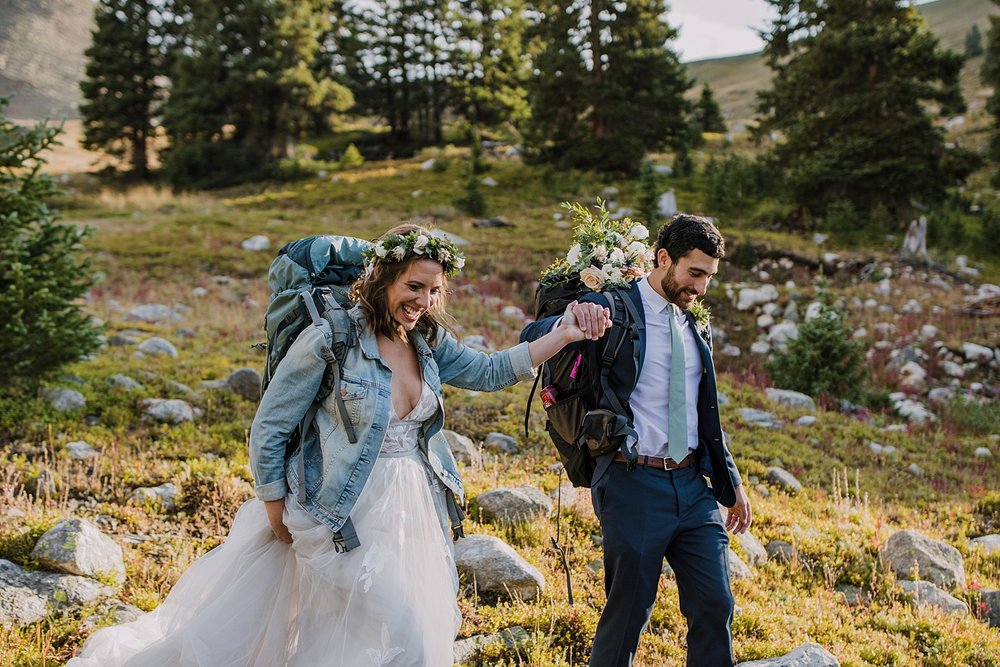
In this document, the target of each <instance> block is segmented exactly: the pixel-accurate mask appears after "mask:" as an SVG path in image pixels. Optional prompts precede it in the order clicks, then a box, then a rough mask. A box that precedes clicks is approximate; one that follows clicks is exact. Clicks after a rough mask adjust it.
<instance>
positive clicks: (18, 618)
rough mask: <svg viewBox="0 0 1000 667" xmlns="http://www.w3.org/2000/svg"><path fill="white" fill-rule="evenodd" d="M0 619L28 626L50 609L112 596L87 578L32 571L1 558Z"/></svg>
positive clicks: (92, 601)
mask: <svg viewBox="0 0 1000 667" xmlns="http://www.w3.org/2000/svg"><path fill="white" fill-rule="evenodd" d="M0 591H2V594H0V619H3V623H4V624H5V625H6V624H8V623H11V624H13V625H15V626H20V627H24V626H28V625H31V624H32V623H35V622H37V621H40V620H41V619H42V618H44V617H45V616H46V615H48V614H49V613H50V612H51V611H52V610H64V609H65V610H70V609H75V608H78V607H82V606H84V605H87V604H92V603H94V602H97V601H98V600H100V599H102V598H106V597H110V596H111V595H114V589H113V588H111V587H110V586H105V585H104V584H101V583H98V582H96V581H94V580H93V579H88V578H87V577H80V576H76V575H60V574H52V573H48V572H32V571H30V570H25V569H23V568H21V567H19V566H18V565H16V564H14V563H12V562H10V561H9V560H4V559H2V558H0Z"/></svg>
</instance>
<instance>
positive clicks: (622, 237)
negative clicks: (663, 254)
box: [542, 198, 653, 292]
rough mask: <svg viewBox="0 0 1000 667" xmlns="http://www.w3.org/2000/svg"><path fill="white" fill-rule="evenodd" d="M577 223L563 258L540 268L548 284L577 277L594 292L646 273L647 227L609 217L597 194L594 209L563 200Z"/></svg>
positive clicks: (648, 266)
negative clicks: (545, 267)
mask: <svg viewBox="0 0 1000 667" xmlns="http://www.w3.org/2000/svg"><path fill="white" fill-rule="evenodd" d="M562 206H563V208H565V209H567V210H568V211H569V212H570V216H571V217H572V219H573V221H574V222H575V223H576V226H575V227H574V228H573V240H574V244H573V247H571V248H570V249H569V252H568V253H566V256H565V257H564V258H561V259H558V260H556V262H555V263H553V264H552V266H550V267H549V268H547V269H546V270H545V271H543V272H542V281H543V282H546V283H548V284H552V283H557V282H561V281H563V280H567V279H578V280H579V281H580V282H581V283H583V285H584V286H585V287H586V288H587V289H590V290H593V291H595V292H601V291H603V290H605V289H607V288H609V287H627V286H628V284H629V283H631V282H633V281H634V280H635V279H636V278H641V277H642V276H645V275H646V274H647V273H649V271H650V269H651V268H652V265H653V251H652V250H651V249H650V247H649V246H648V245H647V244H646V239H648V238H649V230H648V229H646V228H645V227H644V226H643V225H641V224H638V223H634V222H632V220H631V219H629V218H622V219H621V220H612V219H611V217H610V216H609V215H608V211H607V208H606V207H605V205H604V202H603V201H601V199H600V198H598V200H597V206H596V207H595V208H596V212H597V215H595V214H594V211H593V210H592V209H590V208H586V207H584V206H583V205H581V204H579V203H572V204H571V203H569V202H565V203H563V205H562Z"/></svg>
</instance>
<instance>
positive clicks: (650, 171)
mask: <svg viewBox="0 0 1000 667" xmlns="http://www.w3.org/2000/svg"><path fill="white" fill-rule="evenodd" d="M659 200H660V184H659V179H658V178H657V176H656V169H655V167H654V166H653V162H652V161H651V160H643V161H642V166H641V167H639V217H640V218H642V220H643V221H644V222H645V223H646V226H647V227H649V228H650V229H655V228H656V226H657V223H658V222H659V220H660V212H659V210H658V209H657V204H658V203H659Z"/></svg>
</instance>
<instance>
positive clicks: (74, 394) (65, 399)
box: [44, 388, 87, 412]
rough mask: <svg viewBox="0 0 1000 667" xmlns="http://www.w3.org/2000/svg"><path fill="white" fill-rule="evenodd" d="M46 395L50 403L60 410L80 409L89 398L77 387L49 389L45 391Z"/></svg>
mask: <svg viewBox="0 0 1000 667" xmlns="http://www.w3.org/2000/svg"><path fill="white" fill-rule="evenodd" d="M44 396H45V400H46V401H48V403H49V405H51V406H52V407H53V408H55V409H56V410H58V411H59V412H69V411H70V410H79V409H80V408H83V407H86V405H87V399H85V398H84V397H83V394H81V393H80V392H78V391H76V390H75V389H62V388H58V389H48V390H46V391H45V393H44Z"/></svg>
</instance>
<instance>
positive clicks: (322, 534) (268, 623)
mask: <svg viewBox="0 0 1000 667" xmlns="http://www.w3.org/2000/svg"><path fill="white" fill-rule="evenodd" d="M351 517H352V520H353V522H354V526H355V528H356V529H357V532H358V537H359V539H360V541H361V546H360V547H358V548H356V549H353V550H351V551H349V552H347V553H337V552H336V551H335V549H334V544H333V539H332V538H333V535H332V533H331V531H330V530H329V528H327V527H326V526H325V525H323V524H321V523H319V522H318V521H317V520H316V519H315V518H314V517H313V516H312V515H310V514H309V513H307V512H306V511H305V510H303V509H302V508H301V507H300V506H299V505H298V504H297V503H296V502H294V499H293V498H292V497H291V496H289V497H288V498H287V499H286V503H285V514H284V518H285V524H286V525H287V526H288V528H289V530H290V532H291V534H292V537H293V543H292V544H291V545H286V544H284V543H282V542H280V541H278V540H277V539H276V538H275V537H274V535H273V534H272V532H271V528H270V526H269V524H268V521H267V515H266V513H265V510H264V505H263V503H262V502H260V501H259V500H250V501H248V502H246V503H245V504H244V505H243V506H242V507H241V508H240V510H239V512H238V513H237V514H236V518H235V520H234V522H233V526H232V529H231V530H230V532H229V536H228V538H227V539H226V541H225V542H224V543H223V544H222V545H220V546H219V547H216V548H215V549H213V550H212V551H210V552H209V553H207V554H205V555H204V556H203V557H201V558H200V559H198V560H197V561H195V563H193V564H192V565H191V567H190V568H188V570H187V571H186V572H185V573H184V575H183V576H182V577H181V578H180V579H179V580H178V582H177V584H176V585H175V586H174V588H173V590H172V591H171V592H170V594H169V595H168V596H167V598H166V599H165V600H164V601H163V604H161V605H160V606H159V607H158V608H157V609H155V610H154V611H152V612H150V613H148V614H144V615H143V616H141V617H140V618H139V619H137V620H136V621H134V622H131V623H126V624H122V625H117V626H111V627H108V628H104V629H102V630H99V631H97V632H95V633H94V634H93V635H92V636H91V637H90V639H89V640H88V641H87V642H86V644H85V645H84V647H83V649H82V650H81V651H80V654H79V655H78V657H76V658H75V659H73V660H71V661H70V662H69V663H68V665H67V667H113V666H116V665H120V666H123V667H249V666H254V667H276V666H280V665H289V666H296V667H371V666H387V667H450V666H451V665H452V664H453V660H454V659H453V649H452V644H453V641H454V638H455V635H456V634H457V633H458V630H459V626H460V625H461V615H460V613H459V610H458V605H457V604H456V601H455V598H456V595H457V592H458V575H457V572H456V570H455V561H454V555H453V548H452V544H451V541H450V538H449V537H447V525H448V521H447V511H446V509H445V501H444V495H443V493H442V492H441V490H440V486H439V485H438V483H437V481H436V480H435V479H434V478H433V475H431V474H430V473H429V471H428V468H427V465H426V464H425V462H424V459H423V455H422V454H421V453H420V451H419V450H418V449H415V448H414V449H411V450H409V451H407V452H405V453H400V454H389V455H386V454H381V455H380V456H379V457H378V459H377V460H376V463H375V465H374V468H373V470H372V473H371V476H370V477H369V479H368V481H367V483H366V484H365V487H364V489H363V491H362V493H361V495H360V497H359V498H358V502H357V504H356V505H355V508H354V510H353V511H352V512H351Z"/></svg>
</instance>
